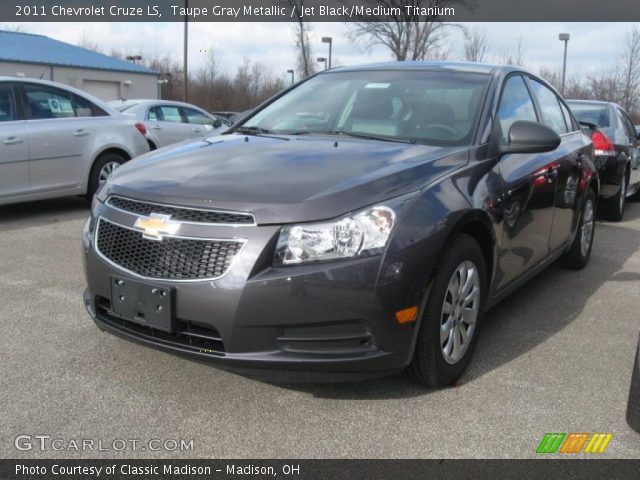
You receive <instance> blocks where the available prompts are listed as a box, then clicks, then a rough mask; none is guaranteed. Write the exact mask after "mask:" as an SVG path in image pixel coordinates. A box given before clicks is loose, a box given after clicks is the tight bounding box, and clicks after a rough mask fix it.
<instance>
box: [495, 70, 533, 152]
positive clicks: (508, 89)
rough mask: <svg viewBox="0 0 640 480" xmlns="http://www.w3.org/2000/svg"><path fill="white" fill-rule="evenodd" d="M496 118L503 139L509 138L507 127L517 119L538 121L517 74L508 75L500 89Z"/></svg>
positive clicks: (527, 93) (527, 92) (531, 102)
mask: <svg viewBox="0 0 640 480" xmlns="http://www.w3.org/2000/svg"><path fill="white" fill-rule="evenodd" d="M498 120H499V121H500V127H501V128H502V137H503V139H504V140H505V141H506V140H507V139H508V138H509V129H510V128H511V125H513V123H514V122H516V121H518V120H527V121H530V122H537V121H538V118H537V117H536V109H535V108H534V106H533V100H531V95H529V90H528V89H527V86H526V85H525V83H524V80H523V79H522V77H521V76H519V75H516V76H513V77H510V78H509V79H508V80H507V83H506V85H505V86H504V89H503V90H502V98H501V99H500V108H499V109H498Z"/></svg>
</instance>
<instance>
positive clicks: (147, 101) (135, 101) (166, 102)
mask: <svg viewBox="0 0 640 480" xmlns="http://www.w3.org/2000/svg"><path fill="white" fill-rule="evenodd" d="M109 103H110V104H111V105H127V104H137V105H152V104H156V103H157V104H160V103H161V104H163V105H175V106H181V107H190V108H197V109H199V110H202V111H204V110H203V109H202V108H200V107H198V106H197V105H193V104H191V103H185V102H178V101H175V100H160V99H153V98H127V99H124V100H113V101H111V102H109Z"/></svg>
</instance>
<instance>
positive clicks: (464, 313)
mask: <svg viewBox="0 0 640 480" xmlns="http://www.w3.org/2000/svg"><path fill="white" fill-rule="evenodd" d="M479 310H480V276H479V275H478V268H477V267H476V265H475V264H474V263H473V262H472V261H470V260H465V261H464V262H462V263H461V264H460V265H459V266H458V268H456V270H455V271H454V273H453V275H452V276H451V280H449V286H448V287H447V292H446V294H445V299H444V302H443V303H442V317H441V319H440V347H441V351H442V357H443V358H444V361H445V362H447V363H448V364H449V365H454V364H456V363H458V362H459V361H460V360H461V359H462V357H464V354H465V353H466V352H467V350H468V348H469V345H470V344H471V339H472V338H473V334H474V333H475V330H476V320H477V318H478V313H479Z"/></svg>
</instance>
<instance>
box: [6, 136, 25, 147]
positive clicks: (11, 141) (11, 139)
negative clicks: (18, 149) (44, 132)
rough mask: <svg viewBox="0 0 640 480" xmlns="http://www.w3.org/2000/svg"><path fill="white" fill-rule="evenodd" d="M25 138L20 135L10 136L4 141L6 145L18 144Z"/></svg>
mask: <svg viewBox="0 0 640 480" xmlns="http://www.w3.org/2000/svg"><path fill="white" fill-rule="evenodd" d="M23 141H24V140H23V139H22V138H20V137H9V138H7V139H6V140H5V141H4V142H3V143H4V144H5V145H17V144H18V143H22V142H23Z"/></svg>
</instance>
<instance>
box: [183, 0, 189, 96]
mask: <svg viewBox="0 0 640 480" xmlns="http://www.w3.org/2000/svg"><path fill="white" fill-rule="evenodd" d="M184 8H185V16H184V51H183V52H182V59H183V62H184V64H183V66H182V69H183V71H184V80H183V82H182V100H183V101H184V102H186V101H187V98H188V86H187V83H189V74H188V71H187V64H188V62H187V47H188V45H189V38H188V37H189V15H188V14H186V12H187V9H188V8H189V0H184Z"/></svg>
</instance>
